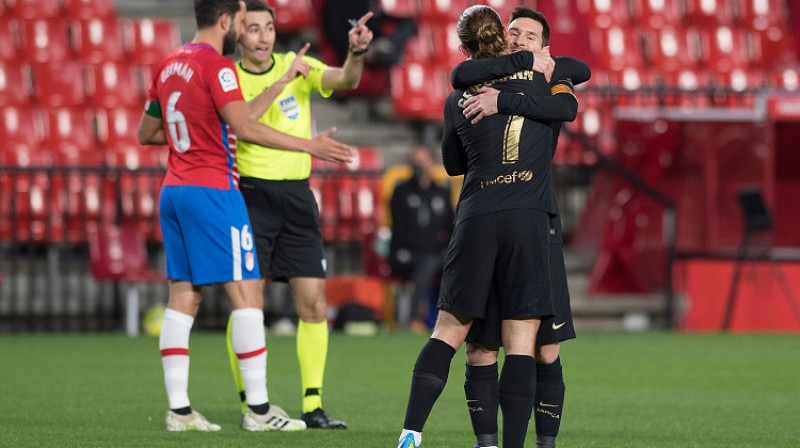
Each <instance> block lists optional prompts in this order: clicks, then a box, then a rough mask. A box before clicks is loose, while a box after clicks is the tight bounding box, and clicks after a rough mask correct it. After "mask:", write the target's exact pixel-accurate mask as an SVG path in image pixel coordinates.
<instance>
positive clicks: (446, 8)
mask: <svg viewBox="0 0 800 448" xmlns="http://www.w3.org/2000/svg"><path fill="white" fill-rule="evenodd" d="M471 4H472V2H471V1H469V0H419V17H420V19H422V22H427V23H434V22H435V23H439V24H442V25H446V24H449V23H453V24H454V23H456V21H457V20H458V17H459V16H460V15H461V12H462V11H464V10H465V9H467V8H468V7H469V6H470V5H471Z"/></svg>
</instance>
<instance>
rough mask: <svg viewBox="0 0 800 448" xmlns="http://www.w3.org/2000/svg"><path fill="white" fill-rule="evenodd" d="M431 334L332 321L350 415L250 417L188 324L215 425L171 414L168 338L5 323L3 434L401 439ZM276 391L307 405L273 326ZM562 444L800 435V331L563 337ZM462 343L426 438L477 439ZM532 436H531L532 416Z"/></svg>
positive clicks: (796, 440)
mask: <svg viewBox="0 0 800 448" xmlns="http://www.w3.org/2000/svg"><path fill="white" fill-rule="evenodd" d="M424 342H425V337H422V336H414V335H408V334H391V335H381V336H378V337H372V338H365V337H353V336H343V335H333V336H332V338H331V343H330V353H329V356H328V369H327V375H326V383H325V389H324V406H325V408H326V409H327V410H328V411H329V412H330V413H331V414H332V415H333V416H334V417H336V418H340V419H342V420H344V421H346V422H348V423H349V424H350V427H351V429H349V430H347V431H319V430H309V431H305V432H300V433H293V434H284V433H261V434H254V433H247V432H245V431H242V430H241V429H239V428H238V423H239V404H238V397H237V395H236V393H235V391H234V386H233V380H232V378H231V374H230V368H229V366H228V364H227V354H226V352H225V341H224V335H223V334H222V333H196V334H193V335H192V340H191V355H192V358H191V362H192V370H191V377H190V396H191V398H192V406H193V407H194V408H195V409H197V410H199V411H201V412H202V413H204V414H205V415H206V416H207V417H209V419H210V420H212V421H214V422H216V423H219V424H220V425H222V431H220V432H218V433H168V432H167V431H166V430H164V421H163V420H164V412H165V411H166V406H167V405H166V394H165V392H164V385H163V380H162V373H161V362H160V359H159V355H158V341H157V339H156V338H148V337H141V338H127V337H124V336H118V335H2V336H0V446H2V447H6V446H7V447H161V446H164V447H166V446H169V447H174V446H195V447H205V446H208V447H234V446H235V447H242V446H255V447H262V446H263V447H266V446H269V447H292V448H294V447H297V448H304V447H313V448H323V447H392V448H394V447H395V446H396V440H397V436H398V435H399V432H400V429H401V427H402V423H403V413H404V411H405V403H406V399H407V396H408V390H409V384H410V380H411V369H412V367H413V364H414V360H415V359H416V355H417V353H418V351H419V349H420V348H421V347H422V345H423V344H424ZM267 347H268V349H269V367H268V373H269V392H270V401H271V402H273V403H275V404H279V405H281V406H282V407H284V408H285V409H286V410H287V411H288V412H289V413H290V414H292V415H295V416H296V415H298V414H299V412H300V384H299V377H298V368H297V360H296V357H295V346H294V338H291V337H268V340H267ZM562 359H563V364H564V371H565V376H566V383H567V401H566V404H565V413H564V417H563V418H564V421H563V425H562V432H561V436H560V437H559V447H561V448H566V447H613V448H617V447H636V448H642V447H675V448H677V447H680V448H686V447H703V448H707V447H720V448H722V447H726V448H727V447H770V448H773V447H797V446H800V336H796V335H794V336H793V335H724V336H723V335H681V334H678V335H672V334H656V333H654V334H591V333H590V334H585V333H584V334H581V335H580V338H579V339H577V340H575V341H570V342H568V343H567V344H565V345H564V347H563V350H562ZM463 366H464V351H463V349H462V350H460V351H459V353H458V354H457V355H456V358H455V359H454V361H453V364H452V370H451V373H450V380H449V382H448V385H447V388H446V389H445V392H444V393H443V394H442V397H441V398H440V399H439V402H438V403H437V405H436V407H435V408H434V411H433V413H432V415H431V417H430V419H429V421H428V424H427V426H426V428H425V435H424V441H423V446H425V447H426V448H434V447H454V448H456V447H457V448H465V447H471V446H472V445H473V436H472V433H471V430H470V427H469V419H468V416H467V411H466V406H465V404H464V398H463V387H462V386H463V378H464V376H463ZM530 434H531V435H530V436H529V437H528V445H527V446H530V447H533V446H534V445H535V444H534V443H533V442H534V441H533V439H534V437H533V431H531V433H530Z"/></svg>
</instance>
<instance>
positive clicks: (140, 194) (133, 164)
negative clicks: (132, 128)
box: [105, 144, 168, 239]
mask: <svg viewBox="0 0 800 448" xmlns="http://www.w3.org/2000/svg"><path fill="white" fill-rule="evenodd" d="M105 153H106V164H107V166H108V167H110V168H117V169H120V170H127V171H121V172H120V173H119V174H118V175H117V176H116V178H115V181H116V186H115V188H116V191H117V194H118V195H119V198H120V205H121V207H122V208H121V209H120V213H121V215H120V218H121V219H122V220H123V221H126V222H133V223H136V225H137V226H138V227H139V229H140V230H141V231H142V232H143V233H144V234H146V235H148V236H149V238H151V239H159V235H160V233H159V232H160V230H159V225H158V196H159V193H160V191H161V183H162V181H163V168H165V167H166V158H167V153H168V149H167V148H166V147H153V146H147V147H142V146H139V145H135V146H134V145H126V144H118V145H116V146H115V147H112V148H111V149H109V150H107V151H106V152H105ZM142 168H146V169H148V171H141V169H142ZM153 168H161V170H157V171H153V170H152V169H153Z"/></svg>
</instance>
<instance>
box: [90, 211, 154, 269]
mask: <svg viewBox="0 0 800 448" xmlns="http://www.w3.org/2000/svg"><path fill="white" fill-rule="evenodd" d="M89 260H90V271H91V272H92V276H93V277H94V278H95V279H96V280H101V281H114V282H119V281H123V282H143V281H154V282H155V281H163V280H164V274H162V273H161V272H156V271H153V270H151V269H150V266H149V264H148V257H147V245H146V241H145V239H144V237H143V235H142V234H141V233H140V232H139V230H138V229H137V228H136V227H133V226H129V225H123V226H116V225H111V224H104V225H100V226H98V227H96V228H93V229H92V230H91V232H90V233H89Z"/></svg>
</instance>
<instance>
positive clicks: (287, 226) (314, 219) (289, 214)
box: [239, 177, 325, 282]
mask: <svg viewBox="0 0 800 448" xmlns="http://www.w3.org/2000/svg"><path fill="white" fill-rule="evenodd" d="M239 189H240V190H241V191H242V196H244V202H245V204H247V213H248V215H250V223H251V225H252V226H253V235H254V237H255V240H256V252H257V253H258V265H259V268H260V269H261V276H262V277H265V278H266V277H271V278H272V279H273V280H276V281H281V282H285V281H287V280H288V279H289V278H290V277H314V278H325V254H324V252H323V245H322V232H321V230H320V226H319V208H318V207H317V200H316V199H315V198H314V193H312V192H311V188H309V186H308V180H281V181H273V180H263V179H257V178H253V177H242V178H241V179H240V181H239Z"/></svg>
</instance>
